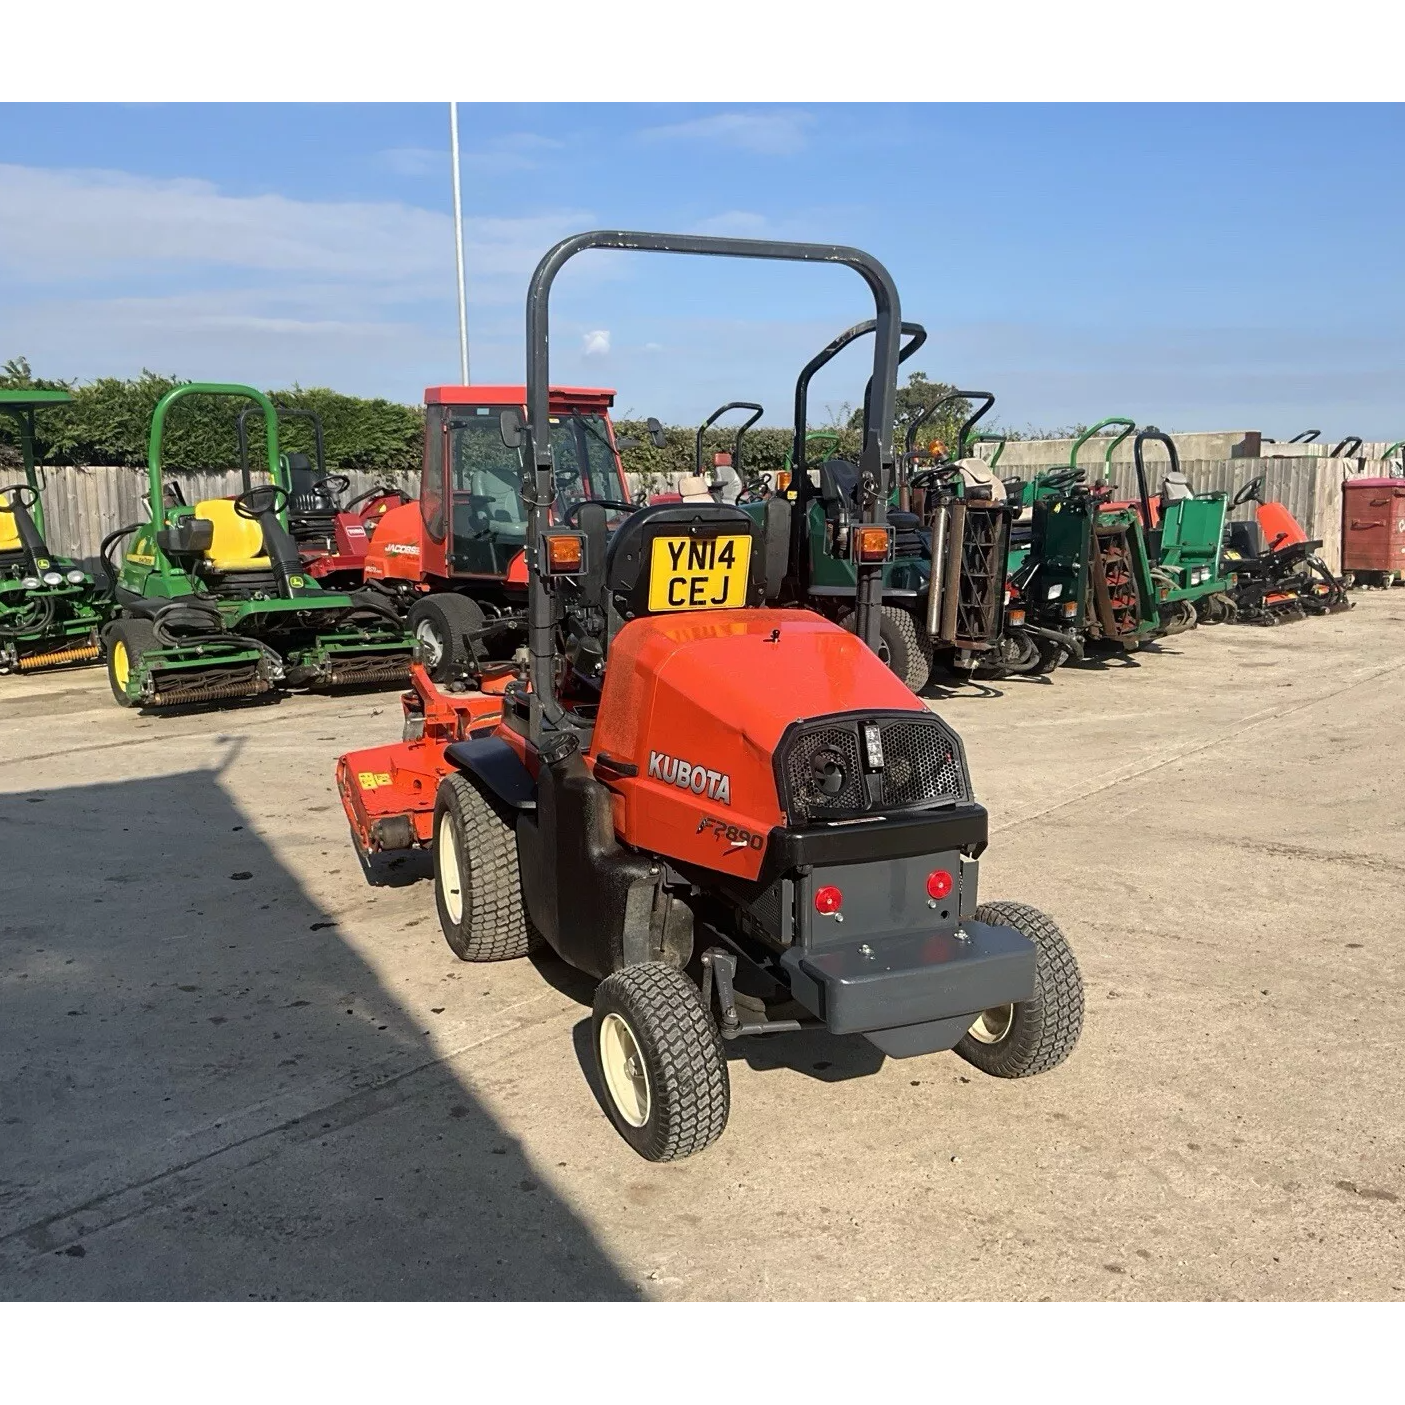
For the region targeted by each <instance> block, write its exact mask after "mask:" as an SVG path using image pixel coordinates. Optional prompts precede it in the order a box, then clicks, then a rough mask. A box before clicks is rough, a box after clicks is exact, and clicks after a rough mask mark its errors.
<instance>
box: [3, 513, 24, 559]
mask: <svg viewBox="0 0 1405 1405" xmlns="http://www.w3.org/2000/svg"><path fill="white" fill-rule="evenodd" d="M23 550H24V543H23V542H22V541H20V529H19V527H18V526H17V525H16V518H15V514H14V513H13V512H7V511H5V509H4V508H3V507H0V555H4V554H5V553H7V552H11V551H23Z"/></svg>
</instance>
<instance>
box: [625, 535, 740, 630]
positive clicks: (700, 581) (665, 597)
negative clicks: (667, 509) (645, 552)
mask: <svg viewBox="0 0 1405 1405" xmlns="http://www.w3.org/2000/svg"><path fill="white" fill-rule="evenodd" d="M649 566H650V570H649V610H650V612H651V613H657V612H659V611H662V610H735V609H737V608H738V607H740V606H742V605H745V604H746V585H747V581H748V580H749V579H750V576H751V537H750V536H736V537H655V538H654V553H653V557H652V559H651V561H650V563H649Z"/></svg>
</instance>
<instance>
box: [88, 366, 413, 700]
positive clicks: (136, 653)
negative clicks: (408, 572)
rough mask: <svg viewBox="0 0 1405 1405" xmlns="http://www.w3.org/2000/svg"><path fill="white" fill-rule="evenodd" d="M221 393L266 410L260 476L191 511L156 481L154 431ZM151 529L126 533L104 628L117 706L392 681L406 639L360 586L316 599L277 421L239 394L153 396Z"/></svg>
mask: <svg viewBox="0 0 1405 1405" xmlns="http://www.w3.org/2000/svg"><path fill="white" fill-rule="evenodd" d="M188 395H224V396H232V397H239V398H242V399H247V400H252V401H254V402H255V403H256V404H257V405H258V406H259V407H260V408H261V409H262V410H263V413H264V423H265V426H266V439H267V462H268V474H269V479H270V481H269V482H268V483H266V484H263V485H260V486H259V487H255V488H252V489H250V490H248V491H246V492H243V493H240V494H239V495H238V496H237V497H234V498H211V499H206V500H204V501H201V502H197V503H195V504H193V505H188V504H187V503H186V502H185V500H184V495H183V494H182V492H181V490H180V487H179V484H178V483H175V482H172V483H169V484H167V483H165V482H164V481H163V475H162V467H161V436H162V431H163V428H164V426H165V423H166V417H167V415H168V413H169V412H170V409H171V407H172V405H174V404H175V403H176V401H178V400H180V399H182V398H183V397H185V396H188ZM147 474H148V492H149V510H150V520H149V521H147V522H143V523H141V524H139V525H136V526H133V527H126V528H122V529H121V530H120V531H118V532H115V533H113V534H112V536H110V537H109V538H108V539H107V542H105V543H104V550H105V552H106V550H107V549H108V548H109V547H111V546H113V545H115V541H116V540H118V539H120V538H121V537H123V536H128V535H130V537H131V541H130V543H129V545H128V547H127V549H126V552H125V555H124V558H123V561H122V565H121V569H120V572H114V574H115V577H116V579H115V584H114V595H115V597H116V602H117V604H118V605H119V606H120V608H121V613H120V616H119V617H118V618H117V619H115V620H114V621H113V622H112V623H111V624H110V625H109V626H108V628H107V640H108V661H107V662H108V670H107V671H108V681H109V682H110V684H111V686H112V695H113V697H114V698H116V700H117V701H118V703H120V704H121V705H122V706H123V707H139V706H148V707H173V706H184V705H188V704H193V703H206V702H215V701H234V700H238V699H243V698H252V697H257V696H258V695H260V694H263V693H269V692H274V691H280V690H285V689H289V688H297V687H307V688H336V687H357V686H370V685H387V684H398V683H401V682H403V681H404V680H405V679H407V678H408V676H409V667H410V660H411V656H412V652H413V644H414V640H413V638H412V637H411V636H410V635H409V634H407V633H406V632H405V628H404V625H403V624H402V623H401V621H400V620H399V618H398V617H397V616H396V614H395V612H394V610H393V609H391V607H390V606H389V605H388V604H386V603H385V602H384V601H382V600H380V599H378V598H377V597H376V596H374V595H373V594H371V593H370V592H367V591H352V592H349V593H345V592H339V591H329V590H324V589H322V587H321V586H320V585H318V583H317V581H316V580H315V579H313V577H312V576H310V575H308V574H306V572H305V568H304V566H303V563H302V561H301V560H300V558H299V555H298V547H297V543H296V542H295V541H294V540H293V537H292V535H291V534H290V533H289V530H288V498H289V495H290V492H291V485H290V483H289V482H288V478H287V469H286V465H285V463H284V462H283V460H282V459H281V457H280V455H279V451H278V415H277V411H276V410H275V408H274V406H273V403H272V402H271V401H270V400H269V399H268V397H267V396H266V395H264V394H262V393H261V392H260V391H257V390H254V389H253V388H251V387H250V386H245V385H214V384H204V383H201V382H195V383H192V384H190V385H182V386H178V387H177V388H176V389H175V390H172V391H170V392H169V393H168V394H167V395H165V396H163V397H162V399H161V401H160V403H159V404H158V405H157V406H156V409H155V411H154V412H153V413H152V417H151V440H150V447H149V450H148V456H147Z"/></svg>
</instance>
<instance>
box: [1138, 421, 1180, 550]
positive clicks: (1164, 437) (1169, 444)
mask: <svg viewBox="0 0 1405 1405" xmlns="http://www.w3.org/2000/svg"><path fill="white" fill-rule="evenodd" d="M1148 440H1154V441H1155V442H1156V443H1158V444H1164V445H1165V446H1166V452H1167V453H1168V454H1170V456H1171V470H1170V471H1171V472H1172V473H1179V472H1180V471H1181V456H1180V454H1179V453H1178V452H1177V451H1176V444H1175V441H1174V440H1173V439H1172V438H1171V436H1170V435H1169V434H1164V433H1163V432H1162V431H1161V430H1159V429H1157V427H1156V426H1155V425H1154V424H1149V425H1147V427H1146V428H1145V429H1140V430H1138V431H1137V437H1136V438H1135V439H1134V440H1132V462H1133V463H1134V464H1135V465H1136V467H1137V491H1138V493H1140V494H1141V499H1142V530H1143V531H1144V532H1149V531H1151V494H1150V493H1149V492H1147V487H1146V463H1145V460H1144V459H1143V457H1142V445H1143V444H1144V443H1146V442H1147V441H1148Z"/></svg>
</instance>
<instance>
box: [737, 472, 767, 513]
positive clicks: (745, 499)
mask: <svg viewBox="0 0 1405 1405" xmlns="http://www.w3.org/2000/svg"><path fill="white" fill-rule="evenodd" d="M770 496H771V485H770V484H769V483H768V482H767V481H766V480H765V479H764V478H748V479H747V480H746V482H745V483H743V484H742V486H741V491H740V492H739V493H738V494H737V506H738V507H740V506H741V505H742V504H743V503H749V502H765V501H766V499H767V498H769V497H770Z"/></svg>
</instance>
